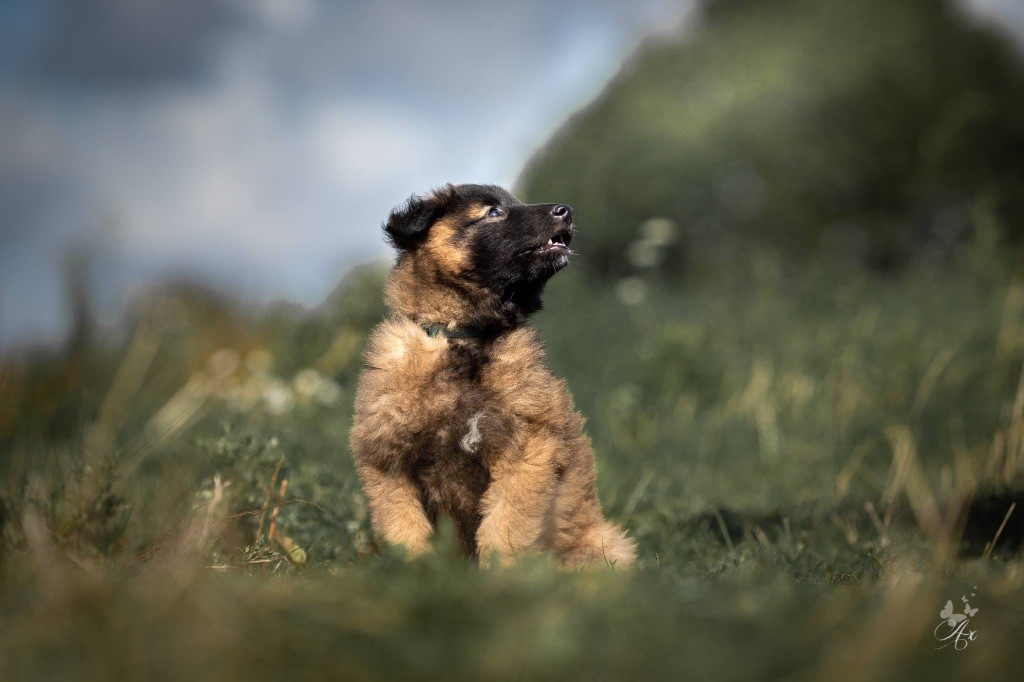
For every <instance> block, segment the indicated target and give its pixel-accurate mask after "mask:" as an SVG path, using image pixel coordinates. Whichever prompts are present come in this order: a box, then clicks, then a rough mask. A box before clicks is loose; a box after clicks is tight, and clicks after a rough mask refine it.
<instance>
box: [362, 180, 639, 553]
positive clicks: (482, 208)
mask: <svg viewBox="0 0 1024 682" xmlns="http://www.w3.org/2000/svg"><path fill="white" fill-rule="evenodd" d="M572 217H573V215H572V208H571V207H569V206H567V205H565V204H523V203H522V202H520V201H518V200H517V199H516V198H515V197H513V196H512V195H511V194H509V193H508V192H507V191H505V190H504V189H502V188H500V187H495V186H492V185H458V186H452V185H448V186H446V187H444V188H442V189H440V190H438V191H435V192H433V193H432V194H429V195H426V196H414V197H412V198H410V199H409V201H408V202H407V203H406V204H405V205H403V206H401V207H399V208H396V209H395V210H394V211H393V212H392V213H391V215H390V217H389V218H388V220H387V222H386V223H385V224H384V231H385V233H386V235H387V238H388V240H389V241H390V242H391V243H392V245H394V247H395V248H396V249H397V250H398V259H397V261H396V264H395V266H394V268H393V269H392V271H391V273H390V275H389V276H388V282H387V288H386V292H385V296H386V300H387V304H388V307H389V309H390V312H391V315H390V317H389V319H387V320H385V321H384V322H383V323H381V324H380V325H379V326H378V327H377V328H376V329H375V330H374V332H373V335H372V336H371V338H370V341H369V344H368V347H367V350H366V355H365V361H366V368H365V369H364V371H363V374H362V376H361V377H360V381H359V388H358V393H357V395H356V413H355V420H354V424H353V427H352V431H351V445H352V452H353V453H354V456H355V461H356V466H357V468H358V471H359V476H360V478H361V479H362V483H363V489H364V491H365V494H366V500H367V503H368V505H369V509H370V515H371V521H372V524H373V527H374V531H375V533H376V534H377V535H378V537H379V538H380V539H382V540H383V541H384V542H387V543H391V544H401V545H404V546H405V547H406V548H407V550H408V551H409V553H410V554H417V553H420V552H424V551H427V550H429V548H430V540H431V534H432V532H433V530H434V525H435V522H436V520H437V518H438V517H439V516H442V515H444V516H448V517H450V518H451V519H452V520H453V521H454V524H455V527H456V529H457V530H458V534H459V538H460V541H461V543H462V546H463V548H464V549H465V551H466V553H467V554H468V555H470V556H474V557H479V558H480V559H481V560H484V561H486V560H487V559H488V558H489V557H490V556H491V555H492V554H494V553H497V554H498V555H499V556H500V557H501V559H502V561H503V562H505V563H508V562H510V561H514V558H515V556H516V555H517V554H520V553H522V552H526V551H530V550H535V549H547V550H553V551H554V552H556V553H557V555H558V557H559V558H560V560H561V562H562V563H563V564H565V565H567V566H571V567H577V566H582V565H584V564H590V563H608V564H611V565H614V566H618V567H623V566H628V565H630V564H632V563H633V561H634V560H635V557H636V547H635V544H634V543H633V541H632V540H631V539H629V538H628V537H627V536H626V534H625V532H623V530H622V529H621V528H619V527H618V526H616V525H614V524H612V523H609V522H608V521H606V520H605V519H604V517H603V516H602V514H601V507H600V503H599V501H598V499H597V489H596V486H595V478H594V454H593V451H592V449H591V446H590V440H589V438H588V437H587V436H586V434H585V433H584V431H583V418H582V417H581V416H580V415H579V414H578V413H577V412H576V411H575V408H574V407H573V403H572V398H571V397H570V395H569V392H568V390H567V389H566V386H565V383H564V382H562V381H561V380H559V379H557V378H555V376H554V375H552V373H551V372H550V370H548V368H547V367H546V366H545V364H544V349H543V347H542V345H541V341H540V338H539V336H538V334H537V332H536V331H535V330H534V329H533V327H531V326H530V325H529V324H527V318H528V317H529V316H530V315H531V314H532V313H534V312H536V311H537V310H539V309H540V307H541V294H542V293H543V290H544V286H545V284H546V283H547V281H548V279H549V278H550V277H551V276H552V275H554V274H555V273H556V272H558V271H559V270H561V269H562V268H564V267H565V266H566V265H567V264H568V263H569V257H570V255H571V251H570V250H569V245H570V243H571V242H572V238H573V232H574V227H573V222H572Z"/></svg>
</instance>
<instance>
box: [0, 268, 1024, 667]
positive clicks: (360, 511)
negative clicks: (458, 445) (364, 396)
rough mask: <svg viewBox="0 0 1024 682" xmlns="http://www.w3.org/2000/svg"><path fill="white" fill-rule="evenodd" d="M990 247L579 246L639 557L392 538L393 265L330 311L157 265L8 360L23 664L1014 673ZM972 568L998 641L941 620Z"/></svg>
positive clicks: (608, 469) (1010, 476) (607, 463)
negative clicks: (387, 494)
mask: <svg viewBox="0 0 1024 682" xmlns="http://www.w3.org/2000/svg"><path fill="white" fill-rule="evenodd" d="M996 260H997V259H993V258H985V259H983V260H978V261H977V262H976V261H974V260H972V258H971V256H970V253H969V252H968V253H967V254H966V255H965V256H963V257H960V258H958V259H955V260H954V261H953V262H944V263H921V264H919V265H917V266H914V267H911V268H909V269H907V270H906V271H904V272H902V273H900V274H890V275H880V274H865V273H864V272H862V271H860V270H857V271H847V272H845V273H843V274H837V273H836V272H834V271H832V272H829V271H827V270H826V269H824V268H822V269H814V268H812V269H811V270H807V269H806V268H801V269H799V270H798V269H796V268H794V267H793V266H789V265H787V264H786V263H785V262H784V261H782V260H780V259H775V258H771V257H769V256H766V255H760V256H751V257H750V259H749V261H745V262H742V263H737V267H735V268H733V269H731V270H730V271H729V272H728V273H723V274H721V275H719V276H715V275H714V274H713V273H712V274H709V275H707V276H703V277H701V278H700V279H697V280H695V281H693V282H690V283H688V284H687V285H686V286H685V287H681V286H680V285H679V284H678V283H676V282H675V281H671V280H664V281H662V280H659V279H658V278H657V277H656V276H651V277H649V278H646V279H639V278H631V279H626V280H623V281H618V282H608V281H605V282H601V283H599V284H596V283H594V281H592V280H588V279H587V278H586V277H585V276H584V275H582V274H579V273H576V272H573V271H572V269H570V271H569V272H567V273H566V274H564V275H560V276H559V277H558V278H556V279H555V280H554V281H553V283H552V285H551V288H550V295H549V303H548V307H547V308H546V310H545V311H544V312H542V313H541V314H540V316H539V317H538V319H537V323H538V326H539V327H540V328H541V329H542V331H543V333H544V336H545V339H546V340H547V346H548V353H549V358H548V359H549V362H550V364H551V365H552V367H553V368H554V369H555V371H556V372H557V373H559V374H560V375H563V376H565V377H566V378H567V380H568V383H569V386H570V388H571V389H572V391H573V394H574V396H575V398H576V401H577V405H578V407H579V409H580V410H581V411H582V412H583V413H584V414H585V415H586V416H587V418H588V428H589V432H590V434H591V435H592V437H593V439H594V444H595V449H596V451H597V453H598V455H597V456H598V467H599V478H600V481H599V483H600V490H601V496H602V500H603V502H604V505H605V509H606V511H607V513H608V515H609V516H610V517H612V518H615V519H618V520H619V521H621V522H622V523H623V524H624V525H625V526H626V527H628V528H629V530H630V532H631V533H632V534H633V536H634V537H635V538H636V539H637V541H638V543H639V546H640V557H641V560H640V565H639V567H638V569H637V570H636V571H634V572H633V573H631V574H626V573H622V572H617V571H614V570H611V569H604V570H594V571H589V572H585V573H579V574H576V573H565V572H560V571H558V570H556V568H555V567H554V565H553V563H552V562H551V561H550V559H549V558H546V557H526V558H524V559H523V560H522V561H521V562H520V563H519V564H518V565H517V566H514V567H511V568H508V569H495V570H486V571H484V570H480V569H478V568H477V567H475V566H473V565H470V564H467V563H466V562H465V561H463V560H461V559H460V558H459V557H458V555H457V552H456V550H455V543H454V540H453V538H452V534H451V532H450V529H449V528H447V527H444V526H442V528H441V529H440V531H439V534H438V540H437V543H436V552H435V553H434V554H433V555H431V556H428V557H426V558H423V559H421V560H417V561H413V562H409V561H406V560H405V559H404V558H403V557H402V556H400V555H399V554H398V553H397V552H395V551H392V550H387V549H384V550H380V549H378V548H376V547H375V546H374V543H373V541H372V537H371V535H370V529H369V526H368V521H367V516H366V511H365V507H364V504H363V501H362V498H361V495H360V491H359V485H358V481H357V480H356V478H355V476H354V472H353V466H352V463H351V460H350V455H349V452H348V448H347V429H348V424H349V421H350V418H351V409H352V398H353V392H354V382H355V378H356V376H357V375H358V371H359V366H360V360H359V353H360V350H361V347H362V344H363V342H364V341H365V337H366V333H367V331H368V329H369V327H370V326H371V325H372V324H373V323H374V322H375V321H376V320H377V319H379V317H380V316H381V315H382V314H383V309H382V307H381V303H380V285H381V273H380V272H379V271H377V270H374V269H366V270H361V271H357V272H355V273H353V274H352V275H351V276H350V277H348V278H347V280H346V281H345V282H344V283H343V284H342V286H341V287H339V289H338V291H337V292H336V293H335V294H334V295H333V296H332V297H331V298H330V299H329V300H328V301H327V302H326V303H325V304H324V305H323V306H322V307H321V308H320V309H318V310H315V311H312V312H306V311H302V310H298V309H295V308H291V307H288V306H276V307H271V308H269V309H266V310H261V311H257V312H253V311H242V310H240V309H239V308H238V307H237V306H235V305H233V304H232V303H231V302H230V301H224V300H220V299H218V298H217V297H216V296H212V295H210V294H208V293H206V292H202V291H197V290H194V289H189V288H187V287H175V288H168V289H166V290H163V291H161V292H157V293H154V294H153V295H151V296H148V297H146V298H144V299H142V300H140V302H139V304H138V305H137V306H136V307H135V308H134V309H133V317H132V325H131V331H130V332H129V333H127V334H126V335H125V338H124V339H123V340H122V341H121V342H116V343H115V342H111V343H106V344H100V343H98V342H88V341H80V342H79V343H78V344H77V345H73V346H71V347H69V348H67V349H65V350H63V351H61V352H52V353H45V352H38V353H34V354H22V355H20V356H17V357H14V356H12V357H10V358H8V360H7V361H6V362H5V363H4V364H3V368H2V369H0V448H2V450H0V457H2V458H3V459H2V464H0V472H2V482H3V487H2V488H0V491H2V503H3V504H2V507H0V510H2V517H0V525H2V535H0V632H3V633H4V634H3V637H2V638H0V679H4V680H7V679H12V680H13V679H97V680H109V679H115V678H120V679H166V680H175V679H190V680H197V679H201V680H206V679H209V680H224V679H250V678H251V679H255V678H275V679H307V678H320V677H328V676H331V677H338V678H342V679H396V678H398V679H404V678H423V679H480V678H487V679H646V678H671V679H680V678H684V677H687V678H691V679H735V680H750V679H786V680H803V679H827V680H855V679H893V680H896V679H900V680H902V679H908V678H912V679H946V678H952V677H959V678H961V679H972V680H973V679H1012V678H1013V677H1014V674H1015V671H1016V672H1017V673H1019V671H1020V670H1022V669H1024V650H1022V649H1021V648H1020V641H1021V638H1022V635H1024V627H1022V625H1021V623H1022V621H1021V619H1020V618H1019V614H1020V613H1021V611H1022V609H1024V570H1022V569H1024V564H1022V562H1021V558H1020V554H1019V552H1018V550H1019V547H1020V542H1021V538H1022V535H1024V532H1022V531H1024V521H1022V519H1024V508H1022V507H1024V497H1022V495H1021V491H1022V489H1024V486H1022V483H1024V481H1022V476H1024V389H1022V385H1021V367H1022V363H1024V281H1021V280H1019V279H1017V278H1015V277H1014V276H1013V271H1012V268H1010V267H1004V266H1001V265H994V264H993V263H995V262H996ZM77 338H80V339H83V338H84V339H88V338H89V335H88V334H80V335H79V336H78V337H77ZM1015 502H1016V503H1017V505H1018V506H1017V507H1016V508H1015V511H1013V512H1011V513H1009V515H1008V514H1007V513H1008V512H1009V511H1010V510H1011V507H1012V505H1013V504H1014V503H1015ZM962 596H965V597H967V598H968V599H969V602H970V605H971V606H972V607H973V608H977V609H978V611H977V613H976V614H975V615H974V616H973V617H972V618H971V619H970V630H973V631H975V633H976V635H975V640H973V641H969V642H968V644H969V646H967V647H966V648H964V649H962V650H956V649H955V647H954V646H947V647H945V648H938V647H940V646H942V644H943V642H939V641H937V640H936V636H935V632H936V628H937V626H940V630H939V632H940V634H941V633H942V632H943V630H941V624H942V622H943V621H942V619H940V617H939V612H940V610H942V609H943V606H944V605H945V604H946V601H947V600H951V601H952V602H953V604H954V605H955V608H957V609H962V608H964V607H963V602H962V600H961V597H962Z"/></svg>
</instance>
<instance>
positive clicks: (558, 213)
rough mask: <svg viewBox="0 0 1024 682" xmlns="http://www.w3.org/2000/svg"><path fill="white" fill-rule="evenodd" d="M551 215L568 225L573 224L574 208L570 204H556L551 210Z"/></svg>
mask: <svg viewBox="0 0 1024 682" xmlns="http://www.w3.org/2000/svg"><path fill="white" fill-rule="evenodd" d="M551 215H553V216H555V217H556V218H558V219H560V220H564V221H565V222H567V223H571V222H572V206H570V205H569V204H555V206H554V208H552V209H551Z"/></svg>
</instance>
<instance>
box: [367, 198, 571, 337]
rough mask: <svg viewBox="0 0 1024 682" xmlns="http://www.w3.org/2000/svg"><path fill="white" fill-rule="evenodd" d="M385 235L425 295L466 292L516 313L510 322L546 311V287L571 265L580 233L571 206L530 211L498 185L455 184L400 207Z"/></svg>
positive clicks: (481, 301) (480, 301)
mask: <svg viewBox="0 0 1024 682" xmlns="http://www.w3.org/2000/svg"><path fill="white" fill-rule="evenodd" d="M384 232H385V234H386V235H387V238H388V240H389V241H390V242H391V244H392V245H394V247H395V248H396V249H398V251H399V253H400V256H399V265H400V266H401V265H402V264H403V263H405V264H408V265H409V266H410V269H411V270H412V271H415V272H416V273H417V279H418V282H417V285H418V286H419V287H420V288H423V287H424V286H432V287H436V288H443V289H447V290H449V291H456V292H462V295H463V298H466V299H475V300H467V303H475V304H476V305H478V306H480V307H490V308H492V309H499V308H509V310H504V313H505V314H506V315H505V316H506V317H507V316H508V314H511V313H519V314H521V315H528V314H530V313H532V312H534V311H536V310H537V309H539V308H540V295H541V293H542V291H543V288H544V284H545V283H546V282H547V280H548V279H549V278H550V277H551V276H552V275H554V274H555V273H556V272H558V271H559V270H561V269H562V268H564V267H565V266H566V265H567V264H568V263H569V256H570V254H571V251H570V250H569V244H570V243H571V242H572V238H573V232H574V227H573V222H572V208H571V207H570V206H568V205H566V204H524V203H522V202H521V201H519V200H518V199H516V198H515V197H514V196H512V195H511V194H509V193H508V192H507V191H505V190H504V189H502V188H501V187H496V186H494V185H448V186H446V187H443V188H441V189H440V190H437V191H435V192H433V193H431V194H428V195H423V196H413V197H411V198H410V199H409V201H408V202H406V203H405V204H404V205H402V206H400V207H398V208H396V209H395V210H394V211H392V212H391V215H390V216H389V217H388V220H387V222H386V223H385V224H384ZM471 307H472V306H471ZM484 312H485V311H483V310H476V311H473V313H474V314H477V315H480V314H483V313H484ZM495 312H498V311H497V310H495Z"/></svg>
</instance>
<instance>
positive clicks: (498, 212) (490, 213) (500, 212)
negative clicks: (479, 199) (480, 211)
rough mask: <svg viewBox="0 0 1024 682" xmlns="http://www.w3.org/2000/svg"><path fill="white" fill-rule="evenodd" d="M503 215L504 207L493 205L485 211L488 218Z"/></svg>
mask: <svg viewBox="0 0 1024 682" xmlns="http://www.w3.org/2000/svg"><path fill="white" fill-rule="evenodd" d="M503 215H505V209H503V208H501V207H499V206H493V207H491V210H490V211H488V212H487V217H488V218H500V217H501V216H503Z"/></svg>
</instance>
